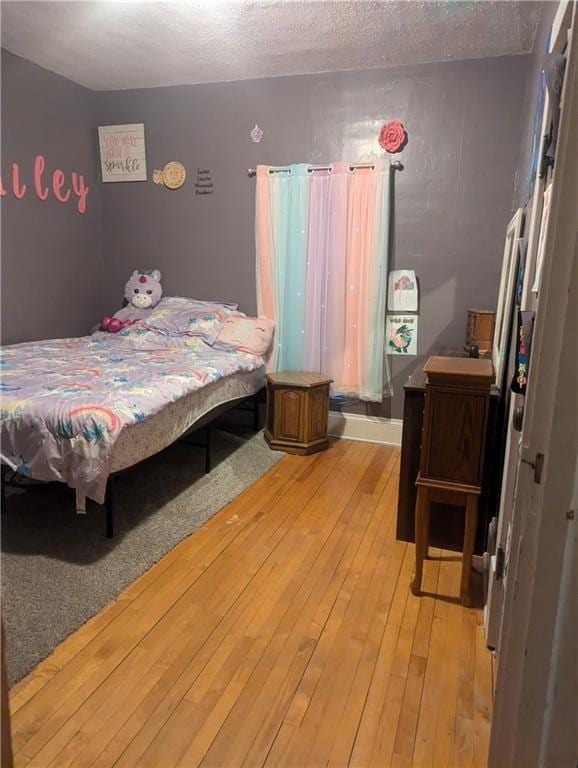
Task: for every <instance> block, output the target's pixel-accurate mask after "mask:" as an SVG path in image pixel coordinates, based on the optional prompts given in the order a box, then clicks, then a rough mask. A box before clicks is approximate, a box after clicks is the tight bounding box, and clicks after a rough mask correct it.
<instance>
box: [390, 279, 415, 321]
mask: <svg viewBox="0 0 578 768" xmlns="http://www.w3.org/2000/svg"><path fill="white" fill-rule="evenodd" d="M387 308H388V309H390V310H393V312H417V309H418V295H417V279H416V276H415V271H414V270H413V269H394V270H392V271H391V272H390V273H389V287H388V291H387Z"/></svg>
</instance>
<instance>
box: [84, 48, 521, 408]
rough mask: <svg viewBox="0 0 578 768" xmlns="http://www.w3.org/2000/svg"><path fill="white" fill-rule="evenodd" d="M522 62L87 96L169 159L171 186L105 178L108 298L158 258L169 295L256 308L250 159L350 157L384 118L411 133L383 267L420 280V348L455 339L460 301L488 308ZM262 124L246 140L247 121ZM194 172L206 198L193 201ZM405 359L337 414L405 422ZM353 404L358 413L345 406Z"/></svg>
mask: <svg viewBox="0 0 578 768" xmlns="http://www.w3.org/2000/svg"><path fill="white" fill-rule="evenodd" d="M530 62H531V57H530V56H510V57H503V58H493V59H480V60H471V61H459V62H446V63H439V64H431V65H419V66H412V67H400V68H397V69H390V70H368V71H361V72H340V73H328V74H321V75H311V76H302V77H301V76H300V77H287V78H275V79H264V80H253V81H244V82H236V83H219V84H209V85H197V86H179V87H173V88H156V89H146V90H133V91H117V92H107V93H99V94H97V98H98V114H99V119H100V121H101V123H102V124H108V123H125V122H144V123H145V130H146V140H147V163H148V169H149V175H150V174H151V173H152V170H153V168H161V167H162V166H163V165H164V163H166V162H167V161H168V160H180V161H181V162H183V163H184V165H185V166H186V168H187V170H188V172H189V177H188V179H187V182H186V184H185V186H184V187H183V188H181V189H180V190H178V191H169V190H166V189H163V188H160V187H158V186H156V185H155V184H153V183H152V182H148V183H138V182H136V183H131V184H124V183H123V184H106V185H103V220H104V223H105V226H104V245H105V247H104V258H105V265H106V269H105V275H104V297H105V302H106V306H107V309H110V310H112V309H115V308H116V307H117V306H118V303H119V300H120V298H121V295H122V286H123V284H124V281H125V280H126V278H127V276H128V275H129V274H130V272H131V270H132V269H134V268H135V267H141V266H142V267H144V266H148V267H153V266H155V267H159V268H160V269H161V270H162V272H163V282H164V286H165V290H166V292H167V293H181V294H183V293H184V294H189V295H193V296H197V297H200V298H221V299H229V300H237V301H239V302H240V304H241V306H242V308H243V309H245V310H246V311H248V312H253V311H254V310H255V274H254V229H253V220H254V190H255V186H254V185H255V182H254V180H252V179H249V178H248V177H247V168H249V167H254V166H255V164H257V163H265V164H272V165H281V164H284V163H291V162H315V163H324V162H330V161H332V160H335V159H341V158H343V159H350V160H353V161H354V160H359V159H363V158H365V157H367V156H370V155H371V153H373V152H376V151H379V147H378V145H377V142H376V137H377V133H378V129H379V126H380V124H381V123H382V122H383V121H384V120H386V119H391V118H394V117H395V118H399V119H401V120H402V121H403V122H404V124H405V125H406V127H407V129H408V132H409V144H408V145H407V147H406V149H405V150H404V152H403V155H402V158H401V159H402V160H403V162H404V164H405V170H404V171H403V172H401V173H398V174H397V175H396V189H395V206H396V207H395V228H396V243H395V253H394V267H396V268H415V269H416V270H417V274H418V277H419V280H420V288H421V315H420V338H419V349H420V352H423V353H426V352H427V351H428V350H429V349H430V348H431V347H432V346H445V347H457V346H460V345H462V344H463V341H464V332H465V318H466V311H467V309H468V308H471V307H474V308H481V309H493V308H494V307H495V304H496V300H497V289H498V280H499V272H500V266H501V258H502V250H503V242H504V232H505V226H506V223H507V221H508V220H509V217H510V212H511V209H512V201H513V189H514V174H515V170H516V167H517V164H518V162H519V156H520V135H521V133H522V130H523V125H522V109H523V106H524V99H525V94H526V81H527V77H528V71H529V66H530ZM256 122H257V123H259V125H260V126H261V127H262V128H263V130H264V131H265V136H264V139H263V141H262V142H261V144H253V143H252V142H251V140H250V139H249V135H248V134H249V131H250V130H251V128H252V127H253V125H254V124H255V123H256ZM197 167H201V168H210V170H211V172H212V174H213V179H214V185H215V194H214V195H213V196H210V197H209V196H205V197H195V194H194V181H195V178H194V176H195V172H196V169H197ZM414 366H415V358H404V359H397V358H396V359H394V360H393V361H392V368H393V374H394V386H395V390H396V394H395V397H394V398H393V402H391V401H388V402H386V403H384V404H383V405H381V406H375V405H368V406H366V405H362V404H355V405H349V406H348V407H347V410H359V409H363V410H367V411H368V412H369V413H375V414H381V415H388V416H393V417H401V415H402V392H401V387H402V385H403V383H404V381H405V380H406V378H407V376H408V374H409V372H410V371H411V370H412V368H413V367H414ZM356 406H357V407H356Z"/></svg>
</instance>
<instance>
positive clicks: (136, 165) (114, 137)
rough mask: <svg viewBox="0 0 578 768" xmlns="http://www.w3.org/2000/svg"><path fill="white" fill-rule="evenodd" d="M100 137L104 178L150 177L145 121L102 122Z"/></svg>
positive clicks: (141, 178)
mask: <svg viewBox="0 0 578 768" xmlns="http://www.w3.org/2000/svg"><path fill="white" fill-rule="evenodd" d="M98 139H99V143H100V165H101V169H102V180H103V181H104V182H108V181H146V180H147V163H146V151H145V136H144V123H131V124H129V125H103V126H101V127H100V128H99V129H98Z"/></svg>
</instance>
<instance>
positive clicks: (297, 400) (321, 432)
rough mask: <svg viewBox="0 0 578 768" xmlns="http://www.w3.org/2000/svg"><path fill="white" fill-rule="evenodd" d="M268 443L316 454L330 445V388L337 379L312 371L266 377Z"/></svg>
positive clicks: (278, 448)
mask: <svg viewBox="0 0 578 768" xmlns="http://www.w3.org/2000/svg"><path fill="white" fill-rule="evenodd" d="M266 379H267V426H266V429H265V440H266V441H267V443H268V444H269V446H270V447H271V448H273V449H274V450H277V451H285V452H286V453H300V454H308V453H316V452H317V451H323V450H325V448H327V447H328V446H329V438H328V436H327V422H328V417H329V386H330V385H331V384H332V383H333V379H329V378H328V377H327V376H325V375H324V374H322V373H311V372H309V371H279V372H276V373H268V374H266Z"/></svg>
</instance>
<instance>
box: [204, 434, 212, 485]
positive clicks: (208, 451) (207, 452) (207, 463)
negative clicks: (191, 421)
mask: <svg viewBox="0 0 578 768" xmlns="http://www.w3.org/2000/svg"><path fill="white" fill-rule="evenodd" d="M210 471H211V422H209V423H208V424H207V444H206V446H205V475H208V474H209V472H210Z"/></svg>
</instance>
